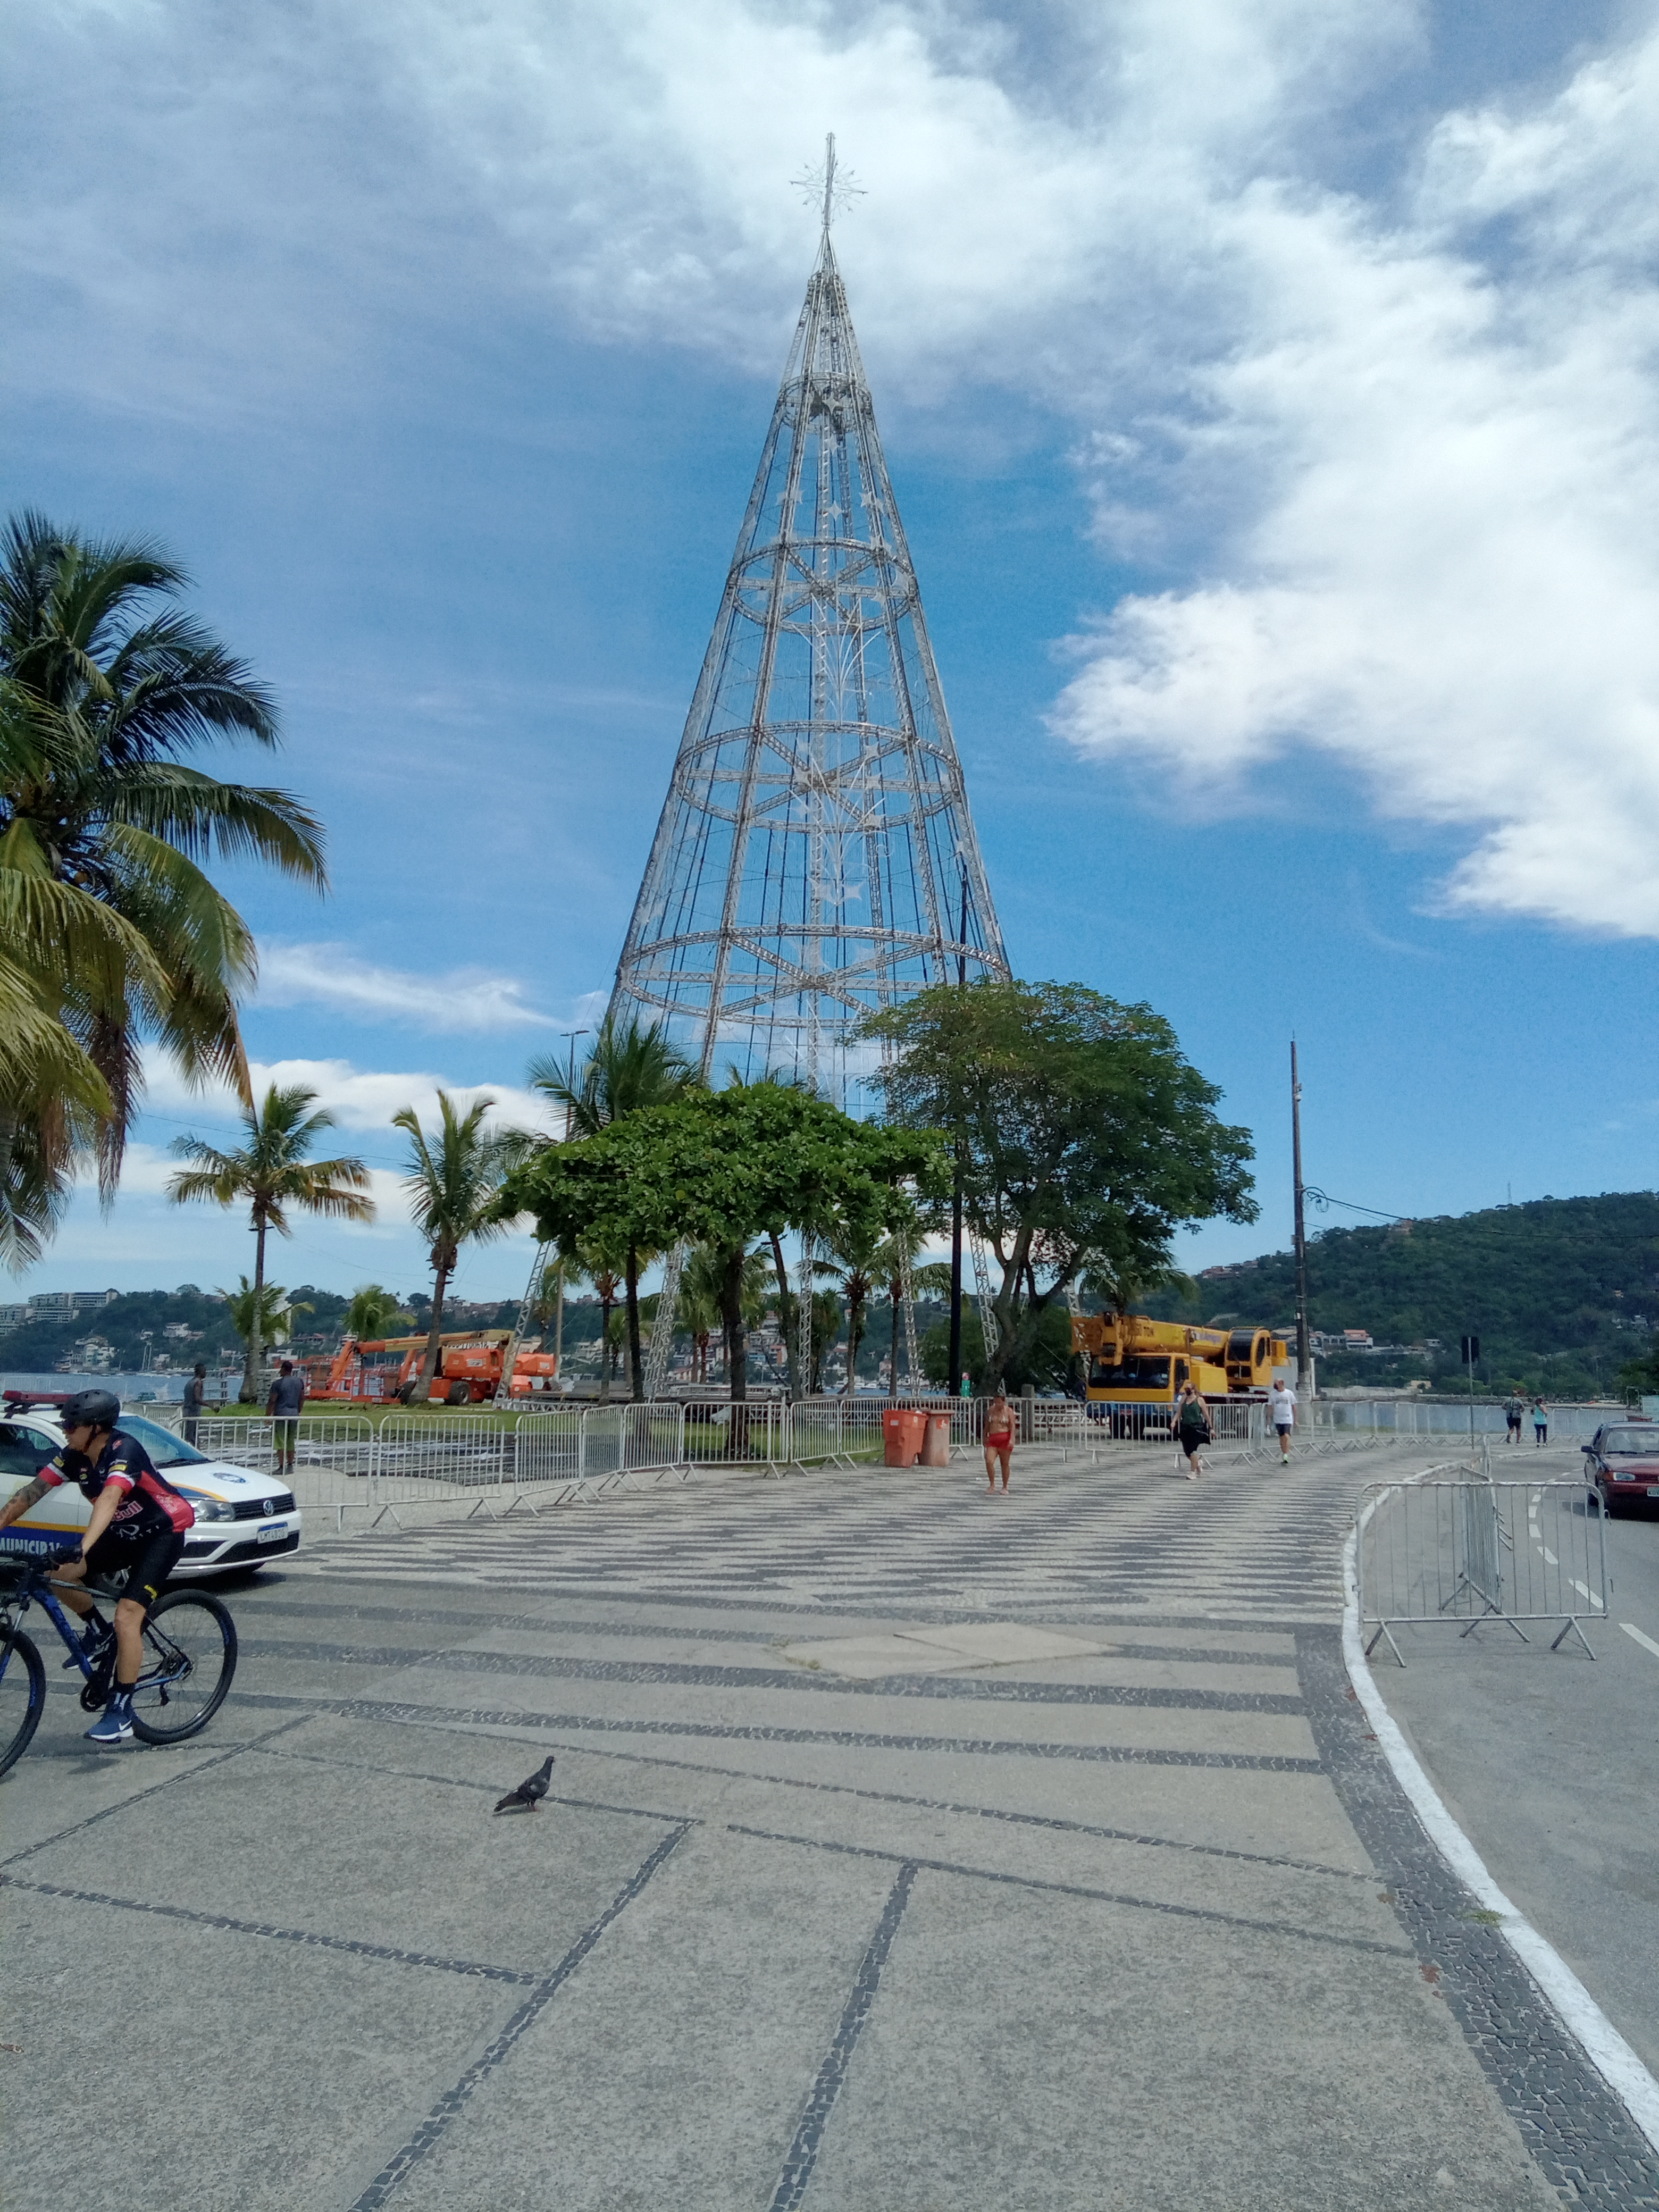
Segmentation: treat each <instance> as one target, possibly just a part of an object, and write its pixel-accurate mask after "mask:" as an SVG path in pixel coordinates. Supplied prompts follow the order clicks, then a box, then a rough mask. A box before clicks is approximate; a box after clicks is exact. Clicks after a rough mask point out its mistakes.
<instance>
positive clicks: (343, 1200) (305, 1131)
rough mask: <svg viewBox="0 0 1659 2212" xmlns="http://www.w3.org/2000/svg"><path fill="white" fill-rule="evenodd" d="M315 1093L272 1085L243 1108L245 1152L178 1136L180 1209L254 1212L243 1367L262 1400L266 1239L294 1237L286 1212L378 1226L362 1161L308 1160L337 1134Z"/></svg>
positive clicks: (249, 1390) (175, 1188) (246, 1386)
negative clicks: (327, 1134) (328, 1134)
mask: <svg viewBox="0 0 1659 2212" xmlns="http://www.w3.org/2000/svg"><path fill="white" fill-rule="evenodd" d="M316 1097H317V1094H316V1092H315V1091H308V1090H307V1088H306V1087H305V1085H303V1084H300V1083H296V1084H294V1085H291V1086H289V1088H287V1089H283V1088H280V1087H279V1086H278V1085H276V1084H275V1083H273V1084H272V1085H271V1086H270V1089H269V1090H268V1091H266V1093H265V1097H264V1104H263V1105H262V1106H258V1107H254V1106H247V1107H245V1108H244V1109H243V1111H242V1120H243V1123H244V1125H245V1127H246V1130H247V1142H246V1145H244V1146H243V1147H242V1148H241V1150H240V1152H221V1151H220V1150H219V1149H218V1147H217V1146H216V1145H209V1144H204V1142H203V1141H202V1139H200V1138H199V1137H179V1139H176V1141H175V1142H174V1144H173V1152H174V1154H175V1156H176V1157H177V1158H179V1159H185V1160H188V1161H190V1163H191V1164H190V1166H189V1167H187V1168H181V1169H180V1170H179V1173H178V1174H177V1175H175V1176H173V1180H172V1182H169V1183H168V1185H167V1196H168V1197H169V1198H170V1199H171V1200H173V1204H174V1205H175V1206H184V1205H186V1204H187V1203H188V1202H189V1201H190V1200H192V1199H210V1200H212V1201H213V1202H214V1204H215V1205H216V1206H239V1205H240V1204H241V1203H242V1201H243V1200H246V1201H247V1204H248V1206H249V1211H250V1223H249V1225H250V1226H251V1227H252V1231H253V1235H254V1239H255V1242H254V1247H253V1282H252V1290H253V1291H254V1294H255V1304H254V1307H253V1310H252V1328H251V1330H250V1332H249V1334H248V1340H247V1358H246V1362H245V1364H244V1365H243V1368H242V1396H243V1398H244V1399H245V1400H247V1401H257V1399H258V1390H259V1358H260V1352H261V1348H262V1347H261V1344H260V1308H259V1305H258V1294H259V1293H260V1292H261V1291H263V1290H264V1280H265V1232H266V1231H267V1230H270V1229H274V1230H275V1231H276V1233H277V1235H278V1236H280V1237H290V1236H292V1235H293V1233H294V1232H293V1231H292V1230H291V1229H290V1228H289V1225H288V1211H289V1207H290V1206H294V1207H297V1208H298V1210H299V1211H300V1212H301V1213H314V1214H318V1215H319V1216H321V1217H322V1218H323V1219H325V1220H329V1221H373V1219H374V1200H372V1199H368V1198H365V1197H363V1196H362V1192H363V1191H364V1190H365V1189H366V1188H368V1169H367V1168H366V1167H365V1166H364V1165H363V1163H362V1161H361V1160H358V1159H350V1158H341V1159H335V1160H313V1159H310V1158H307V1154H308V1153H309V1152H310V1151H311V1148H312V1146H313V1145H314V1144H315V1143H316V1141H317V1139H318V1138H319V1137H320V1136H321V1134H322V1133H323V1132H324V1130H325V1129H331V1128H332V1127H334V1116H333V1115H332V1114H331V1113H329V1112H328V1111H327V1110H326V1109H323V1108H319V1109H318V1111H317V1112H316V1113H314V1114H313V1112H312V1111H311V1109H312V1107H313V1104H314V1103H315V1101H316Z"/></svg>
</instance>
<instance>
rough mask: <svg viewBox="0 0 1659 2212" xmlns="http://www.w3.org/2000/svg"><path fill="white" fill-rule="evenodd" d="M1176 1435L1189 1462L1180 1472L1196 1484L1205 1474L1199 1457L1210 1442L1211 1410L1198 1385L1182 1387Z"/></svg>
mask: <svg viewBox="0 0 1659 2212" xmlns="http://www.w3.org/2000/svg"><path fill="white" fill-rule="evenodd" d="M1176 1435H1177V1436H1178V1437H1180V1439H1181V1450H1182V1456H1183V1458H1184V1459H1185V1460H1186V1462H1187V1464H1186V1467H1185V1468H1184V1469H1180V1470H1178V1472H1182V1473H1184V1474H1185V1475H1186V1477H1187V1480H1188V1482H1196V1481H1197V1480H1198V1478H1199V1476H1200V1474H1203V1472H1204V1462H1203V1461H1202V1460H1201V1459H1200V1457H1199V1452H1200V1449H1202V1447H1203V1446H1204V1445H1206V1443H1209V1441H1210V1409H1209V1407H1207V1406H1206V1404H1205V1402H1204V1400H1203V1398H1202V1396H1201V1395H1200V1392H1199V1389H1198V1386H1197V1384H1196V1383H1183V1385H1182V1391H1181V1405H1180V1410H1179V1411H1178V1412H1177V1413H1176Z"/></svg>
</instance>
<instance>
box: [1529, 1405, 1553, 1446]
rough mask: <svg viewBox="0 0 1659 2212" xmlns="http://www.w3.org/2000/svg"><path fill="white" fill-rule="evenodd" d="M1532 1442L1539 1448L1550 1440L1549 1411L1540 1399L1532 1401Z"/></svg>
mask: <svg viewBox="0 0 1659 2212" xmlns="http://www.w3.org/2000/svg"><path fill="white" fill-rule="evenodd" d="M1532 1440H1533V1443H1534V1444H1536V1445H1538V1446H1540V1447H1541V1446H1543V1445H1545V1444H1547V1443H1548V1442H1549V1440H1550V1409H1549V1407H1547V1405H1546V1404H1545V1403H1544V1401H1543V1400H1542V1399H1541V1398H1534V1400H1533V1401H1532Z"/></svg>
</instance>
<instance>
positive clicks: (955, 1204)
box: [951, 854, 968, 1398]
mask: <svg viewBox="0 0 1659 2212" xmlns="http://www.w3.org/2000/svg"><path fill="white" fill-rule="evenodd" d="M957 864H958V866H960V867H961V870H962V920H961V922H960V925H959V927H958V933H957V987H958V989H963V988H965V987H966V986H967V982H968V863H967V862H966V860H963V859H962V858H961V855H960V854H958V855H957ZM956 1156H957V1157H956V1177H955V1181H954V1182H953V1184H952V1186H951V1396H952V1397H953V1398H957V1397H960V1396H961V1395H962V1181H963V1159H962V1135H961V1132H960V1131H958V1132H957V1143H956Z"/></svg>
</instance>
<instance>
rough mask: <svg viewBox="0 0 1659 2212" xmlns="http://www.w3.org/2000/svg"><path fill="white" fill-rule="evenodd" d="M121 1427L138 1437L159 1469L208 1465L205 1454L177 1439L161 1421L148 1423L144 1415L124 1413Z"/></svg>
mask: <svg viewBox="0 0 1659 2212" xmlns="http://www.w3.org/2000/svg"><path fill="white" fill-rule="evenodd" d="M121 1426H122V1427H123V1428H124V1429H125V1431H126V1432H127V1434H128V1435H129V1436H130V1437H137V1441H138V1442H139V1443H141V1444H143V1448H144V1449H145V1450H146V1451H147V1452H148V1453H149V1455H150V1457H151V1459H152V1460H154V1461H155V1464H156V1466H157V1467H206V1466H207V1465H208V1455H207V1454H206V1453H205V1452H198V1451H197V1449H196V1447H195V1445H194V1444H187V1443H185V1440H184V1438H183V1437H175V1436H174V1435H173V1431H172V1430H171V1429H164V1428H163V1427H162V1426H161V1423H160V1422H159V1421H147V1420H146V1419H144V1417H143V1414H142V1413H123V1414H122V1416H121Z"/></svg>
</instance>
